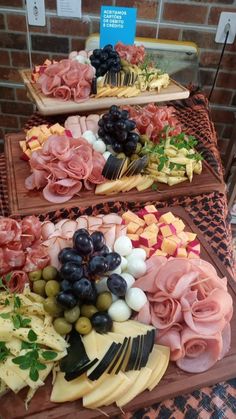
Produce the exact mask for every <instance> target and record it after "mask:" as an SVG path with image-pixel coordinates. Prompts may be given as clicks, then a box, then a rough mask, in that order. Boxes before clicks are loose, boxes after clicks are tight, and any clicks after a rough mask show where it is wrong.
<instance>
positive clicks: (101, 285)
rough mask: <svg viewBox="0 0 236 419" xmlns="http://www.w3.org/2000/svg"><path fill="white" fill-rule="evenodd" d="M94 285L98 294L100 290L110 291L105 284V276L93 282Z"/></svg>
mask: <svg viewBox="0 0 236 419" xmlns="http://www.w3.org/2000/svg"><path fill="white" fill-rule="evenodd" d="M95 287H96V290H97V292H98V294H101V293H102V292H105V291H109V292H110V290H109V288H108V286H107V277H106V276H104V277H103V278H101V279H100V281H98V282H95Z"/></svg>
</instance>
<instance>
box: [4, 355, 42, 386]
mask: <svg viewBox="0 0 236 419" xmlns="http://www.w3.org/2000/svg"><path fill="white" fill-rule="evenodd" d="M5 365H6V367H7V368H8V371H9V370H11V371H13V373H14V374H15V376H18V377H20V378H21V379H22V380H23V381H24V382H25V383H26V385H28V386H30V387H31V388H33V389H37V388H38V387H40V386H43V385H44V382H43V381H42V380H40V378H38V380H37V381H32V380H31V378H30V376H29V369H27V370H22V369H20V367H19V366H18V365H16V364H14V363H13V362H12V357H8V358H7V360H6V364H5Z"/></svg>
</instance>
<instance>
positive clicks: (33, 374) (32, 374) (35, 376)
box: [29, 366, 39, 381]
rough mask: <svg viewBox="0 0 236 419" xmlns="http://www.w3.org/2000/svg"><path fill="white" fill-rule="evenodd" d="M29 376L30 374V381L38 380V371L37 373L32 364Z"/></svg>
mask: <svg viewBox="0 0 236 419" xmlns="http://www.w3.org/2000/svg"><path fill="white" fill-rule="evenodd" d="M29 376H30V378H31V380H32V381H37V380H38V378H39V373H38V371H37V369H36V368H35V367H34V366H32V367H31V368H30V373H29Z"/></svg>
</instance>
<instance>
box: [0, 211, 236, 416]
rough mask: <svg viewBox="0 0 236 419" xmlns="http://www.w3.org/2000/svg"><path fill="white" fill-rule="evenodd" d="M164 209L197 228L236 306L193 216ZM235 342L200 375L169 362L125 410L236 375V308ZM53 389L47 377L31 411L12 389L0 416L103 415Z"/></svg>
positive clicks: (235, 288)
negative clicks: (57, 398) (55, 395)
mask: <svg viewBox="0 0 236 419" xmlns="http://www.w3.org/2000/svg"><path fill="white" fill-rule="evenodd" d="M160 211H161V212H167V211H172V212H173V213H174V215H176V216H178V217H181V218H182V220H183V221H184V223H185V225H186V228H187V229H188V230H190V231H194V232H195V233H197V235H198V239H199V241H200V243H201V257H202V258H203V259H205V260H207V261H209V262H210V263H212V264H213V265H214V266H215V268H216V270H217V272H218V274H219V276H220V277H223V276H226V277H227V278H228V290H229V292H230V294H231V295H232V298H233V301H234V306H235V303H236V283H235V282H234V279H233V278H232V277H231V276H230V274H229V272H228V271H227V269H226V268H225V267H224V265H223V264H222V263H221V262H220V260H219V259H218V258H217V256H216V255H215V254H214V253H213V251H212V250H211V248H210V247H209V244H208V243H207V242H206V241H205V239H204V237H203V234H202V233H201V231H200V230H199V229H198V228H197V227H196V226H195V225H194V223H193V221H192V219H191V218H190V217H189V215H188V214H187V213H186V211H185V210H184V209H183V208H180V207H173V208H165V209H161V210H160ZM231 330H232V342H231V349H230V351H229V353H228V354H227V356H226V357H225V358H224V359H222V360H221V361H219V362H217V363H216V364H215V365H214V366H213V367H212V368H211V369H210V370H208V371H206V372H204V373H200V374H188V373H185V372H184V371H181V370H180V369H179V368H177V367H176V366H175V364H174V363H170V365H169V367H168V369H167V372H166V374H165V375H164V377H163V379H162V380H161V382H160V383H159V384H158V386H157V387H156V388H155V389H154V390H153V391H151V392H149V391H145V392H143V393H142V394H140V395H139V396H137V397H136V398H135V399H134V400H133V401H132V402H130V403H129V404H128V405H126V406H125V407H124V411H125V412H127V411H132V410H135V409H138V408H140V407H145V406H150V405H151V404H153V403H157V402H159V401H161V400H165V399H167V398H173V397H175V396H177V395H180V394H181V395H183V394H184V393H189V392H191V391H193V390H196V389H198V388H202V387H204V386H209V385H212V384H215V383H217V382H220V381H225V380H228V379H230V378H234V377H236V310H235V311H234V315H233V318H232V320H231ZM50 392H51V377H49V379H48V380H47V382H46V384H45V386H44V387H41V388H40V389H39V390H38V391H37V392H36V395H35V396H34V398H33V399H32V401H31V403H30V405H29V410H28V411H27V412H26V411H25V409H24V403H23V396H24V395H25V391H24V390H23V391H22V392H20V393H19V394H16V395H14V394H13V393H11V392H9V393H8V394H6V395H5V396H4V397H3V398H2V399H1V400H0V403H1V419H20V418H21V419H23V418H27V419H42V418H44V419H91V418H103V419H104V415H102V414H101V412H99V411H98V410H88V409H85V408H83V407H82V404H81V401H79V400H78V401H74V402H70V403H63V404H55V403H51V402H50V401H49V398H50ZM102 410H103V411H104V412H106V414H107V415H109V416H113V415H119V414H120V410H119V409H118V408H117V407H116V406H115V405H112V406H109V407H107V408H104V409H102Z"/></svg>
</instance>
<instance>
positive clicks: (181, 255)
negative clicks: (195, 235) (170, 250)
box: [176, 247, 188, 258]
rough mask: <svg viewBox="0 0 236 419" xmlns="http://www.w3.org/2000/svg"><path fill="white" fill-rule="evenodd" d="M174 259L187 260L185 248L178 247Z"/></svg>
mask: <svg viewBox="0 0 236 419" xmlns="http://www.w3.org/2000/svg"><path fill="white" fill-rule="evenodd" d="M176 257H179V258H187V257H188V254H187V250H186V249H185V247H178V248H177V249H176Z"/></svg>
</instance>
